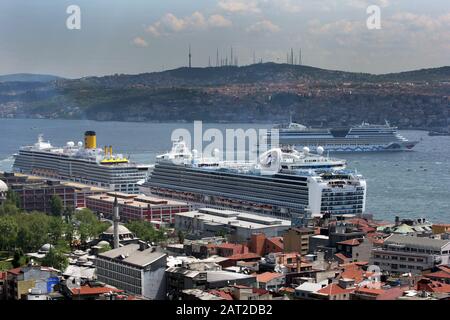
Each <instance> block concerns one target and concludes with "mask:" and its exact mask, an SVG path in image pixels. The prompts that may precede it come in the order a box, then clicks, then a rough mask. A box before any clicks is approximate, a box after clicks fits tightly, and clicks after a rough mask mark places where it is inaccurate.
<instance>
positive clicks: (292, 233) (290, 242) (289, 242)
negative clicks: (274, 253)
mask: <svg viewBox="0 0 450 320" xmlns="http://www.w3.org/2000/svg"><path fill="white" fill-rule="evenodd" d="M312 235H314V230H313V229H309V228H290V229H289V230H288V231H287V232H286V233H285V234H284V235H283V243H284V251H285V252H298V253H300V254H301V255H307V254H308V251H309V237H310V236H312Z"/></svg>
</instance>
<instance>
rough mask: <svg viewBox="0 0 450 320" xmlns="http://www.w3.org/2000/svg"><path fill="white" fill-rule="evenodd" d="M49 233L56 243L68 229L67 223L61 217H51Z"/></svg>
mask: <svg viewBox="0 0 450 320" xmlns="http://www.w3.org/2000/svg"><path fill="white" fill-rule="evenodd" d="M48 229H49V230H48V233H49V237H50V241H51V243H52V244H56V243H57V242H58V241H59V240H60V239H61V238H62V236H63V233H64V231H65V230H66V224H65V223H64V221H63V220H62V219H61V218H59V217H51V218H50V221H49V228H48Z"/></svg>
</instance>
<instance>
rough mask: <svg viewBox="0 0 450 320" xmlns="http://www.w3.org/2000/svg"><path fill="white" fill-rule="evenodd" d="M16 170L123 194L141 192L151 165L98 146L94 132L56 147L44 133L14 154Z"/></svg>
mask: <svg viewBox="0 0 450 320" xmlns="http://www.w3.org/2000/svg"><path fill="white" fill-rule="evenodd" d="M14 158H15V160H14V164H13V171H14V172H18V173H24V174H30V175H36V176H40V177H46V178H53V179H57V180H64V181H75V182H79V183H83V184H88V185H93V186H97V187H100V188H105V189H108V190H111V191H119V192H124V193H137V192H139V186H138V183H143V182H144V181H145V180H146V178H147V177H148V172H149V168H150V165H144V164H137V163H133V162H131V161H130V160H129V159H128V158H126V157H124V156H123V155H121V154H113V150H112V146H105V147H104V148H103V149H102V148H97V138H96V134H95V132H94V131H87V132H86V133H85V138H84V146H83V142H81V141H80V142H78V143H77V144H75V143H74V142H73V141H69V142H67V143H66V145H65V146H63V147H54V146H52V145H51V144H50V142H48V141H47V142H46V141H44V139H43V136H42V135H39V137H38V141H37V142H36V143H35V144H34V145H31V146H25V147H21V148H20V150H19V153H18V154H15V155H14Z"/></svg>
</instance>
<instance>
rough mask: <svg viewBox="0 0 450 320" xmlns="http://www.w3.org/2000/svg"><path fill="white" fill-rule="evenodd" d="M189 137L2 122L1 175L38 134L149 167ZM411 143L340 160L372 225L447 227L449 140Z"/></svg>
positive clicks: (124, 127) (418, 136)
mask: <svg viewBox="0 0 450 320" xmlns="http://www.w3.org/2000/svg"><path fill="white" fill-rule="evenodd" d="M270 127H271V125H269V124H248V123H247V124H245V123H235V124H228V123H227V124H224V123H208V124H203V128H204V130H206V129H208V128H217V129H219V130H221V131H222V132H223V131H224V130H225V129H236V128H242V129H244V130H246V129H249V128H261V129H268V128H270ZM179 128H186V129H188V130H190V131H192V128H193V125H192V124H191V123H134V122H97V121H90V120H45V119H42V120H41V119H0V170H2V171H8V170H10V169H11V166H12V163H13V158H12V155H13V154H14V153H16V152H17V151H18V149H19V147H20V146H23V145H30V144H33V143H35V142H36V140H37V136H38V134H41V133H42V134H43V135H44V139H45V140H50V142H51V143H52V144H53V145H55V146H62V145H64V144H65V143H66V142H67V141H75V142H77V141H82V140H83V133H84V131H87V130H94V131H96V132H97V142H98V145H99V146H103V145H112V146H113V147H114V152H115V153H116V152H117V153H122V154H124V155H129V156H130V157H131V159H132V160H134V161H138V162H144V163H153V162H154V160H155V157H156V155H157V154H159V153H162V152H166V151H168V150H169V149H170V147H171V139H170V138H171V134H172V132H173V131H174V130H175V129H179ZM400 133H401V134H402V135H403V136H404V137H406V138H408V139H410V140H421V141H420V143H419V144H418V145H417V146H416V147H415V148H414V150H413V151H410V152H391V153H389V152H382V153H359V154H357V153H354V154H348V153H347V154H339V155H336V156H337V157H340V158H344V159H346V160H347V161H348V164H349V167H351V168H355V169H357V170H358V172H359V173H361V174H362V175H364V177H365V178H366V180H367V186H368V187H367V188H368V189H367V207H366V211H367V212H368V213H372V214H373V215H374V217H375V218H376V219H384V220H393V219H394V216H397V215H398V216H400V217H404V218H406V217H411V218H420V217H425V218H428V219H429V220H431V221H433V222H447V223H448V222H450V137H448V136H447V137H444V136H443V137H430V136H428V135H427V132H425V131H401V132H400Z"/></svg>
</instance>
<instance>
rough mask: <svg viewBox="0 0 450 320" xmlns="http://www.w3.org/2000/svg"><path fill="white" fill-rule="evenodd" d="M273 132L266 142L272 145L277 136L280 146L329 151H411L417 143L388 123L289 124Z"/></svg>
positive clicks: (268, 135) (278, 127) (269, 133)
mask: <svg viewBox="0 0 450 320" xmlns="http://www.w3.org/2000/svg"><path fill="white" fill-rule="evenodd" d="M274 129H275V130H277V131H274V130H270V131H269V132H268V134H267V143H268V144H269V145H271V144H273V141H275V139H274V138H273V139H272V136H275V134H277V142H278V143H279V144H280V145H290V146H295V147H297V148H301V147H305V146H306V147H309V148H317V146H322V147H323V148H324V149H325V151H326V152H370V151H405V150H411V149H412V148H413V147H414V146H415V145H416V144H417V141H408V140H407V139H406V138H404V137H402V136H401V135H400V134H399V133H398V132H397V128H396V127H392V126H390V125H389V123H388V122H387V121H386V123H385V124H384V125H373V124H369V123H366V122H363V123H362V124H361V125H357V126H353V127H346V128H335V129H326V128H308V127H306V126H303V125H301V124H298V123H294V122H290V123H289V124H288V125H280V126H276V127H275V128H274Z"/></svg>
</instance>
